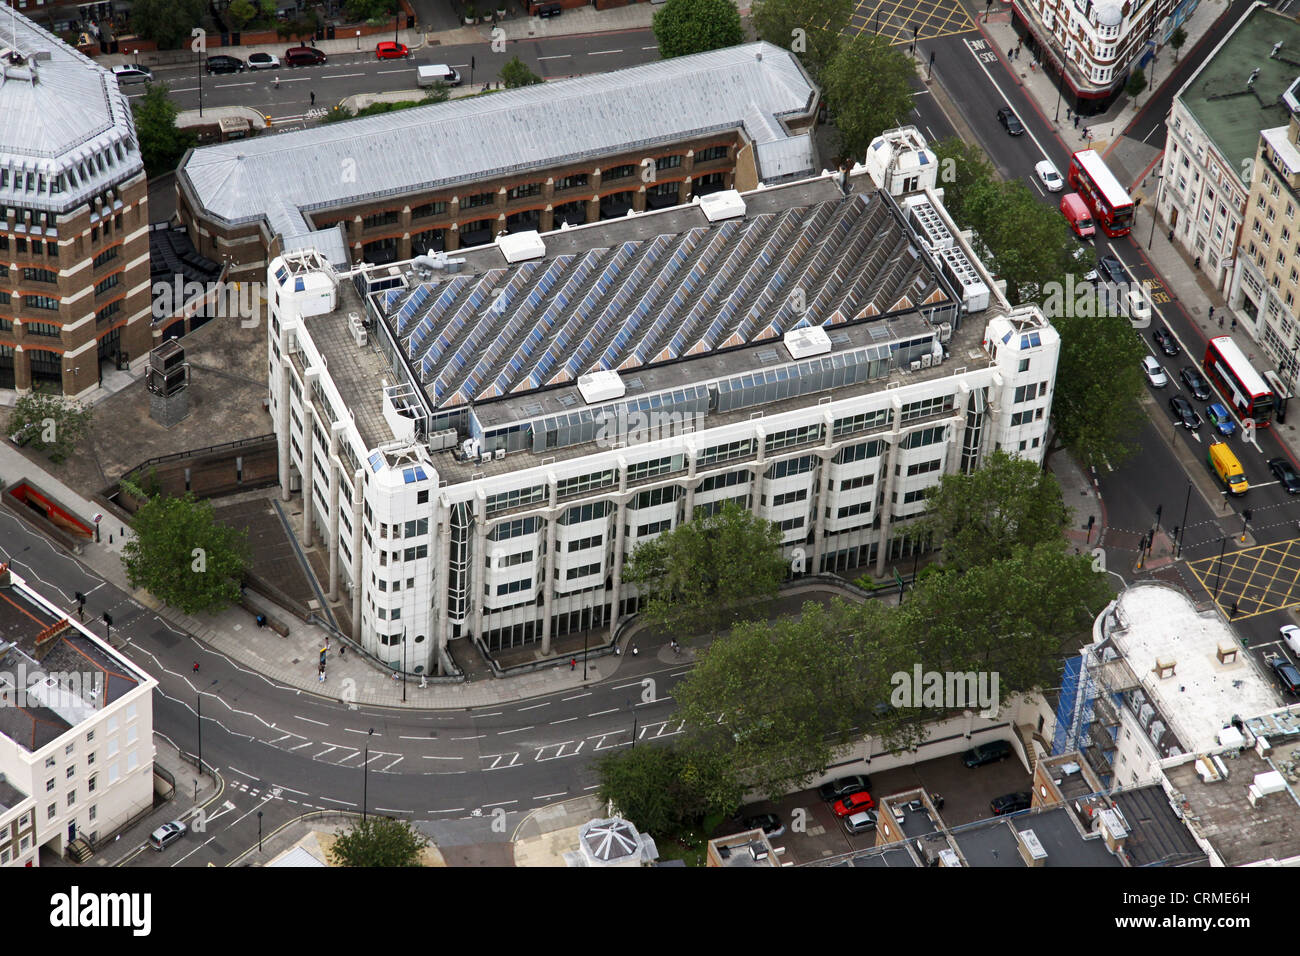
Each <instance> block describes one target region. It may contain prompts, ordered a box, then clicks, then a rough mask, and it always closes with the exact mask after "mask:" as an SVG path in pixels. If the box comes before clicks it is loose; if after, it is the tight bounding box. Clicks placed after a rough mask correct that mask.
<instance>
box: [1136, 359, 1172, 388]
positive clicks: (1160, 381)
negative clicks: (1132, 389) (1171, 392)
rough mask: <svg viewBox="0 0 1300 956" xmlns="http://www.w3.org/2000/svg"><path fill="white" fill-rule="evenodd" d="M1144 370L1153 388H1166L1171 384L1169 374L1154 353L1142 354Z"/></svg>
mask: <svg viewBox="0 0 1300 956" xmlns="http://www.w3.org/2000/svg"><path fill="white" fill-rule="evenodd" d="M1142 371H1143V372H1144V373H1145V374H1146V377H1147V381H1148V382H1150V383H1151V387H1152V388H1164V387H1165V386H1166V385H1168V384H1169V376H1168V375H1166V374H1165V370H1164V369H1162V368H1161V367H1160V363H1159V362H1157V361H1156V359H1155V356H1153V355H1144V356H1142Z"/></svg>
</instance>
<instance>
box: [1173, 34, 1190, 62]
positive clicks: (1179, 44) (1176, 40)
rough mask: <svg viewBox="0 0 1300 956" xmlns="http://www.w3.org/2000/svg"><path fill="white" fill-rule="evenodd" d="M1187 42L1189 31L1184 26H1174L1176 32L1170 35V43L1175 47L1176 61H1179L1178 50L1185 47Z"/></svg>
mask: <svg viewBox="0 0 1300 956" xmlns="http://www.w3.org/2000/svg"><path fill="white" fill-rule="evenodd" d="M1186 42H1187V31H1186V30H1184V29H1183V28H1182V27H1174V32H1173V33H1171V34H1170V35H1169V45H1170V46H1171V47H1173V48H1174V62H1175V63H1177V62H1178V51H1179V50H1181V49H1182V48H1183V44H1184V43H1186Z"/></svg>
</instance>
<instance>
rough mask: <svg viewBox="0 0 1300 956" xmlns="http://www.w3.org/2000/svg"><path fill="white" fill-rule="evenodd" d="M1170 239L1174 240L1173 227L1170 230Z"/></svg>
mask: <svg viewBox="0 0 1300 956" xmlns="http://www.w3.org/2000/svg"><path fill="white" fill-rule="evenodd" d="M1169 241H1170V242H1173V241H1174V231H1173V230H1172V229H1170V230H1169Z"/></svg>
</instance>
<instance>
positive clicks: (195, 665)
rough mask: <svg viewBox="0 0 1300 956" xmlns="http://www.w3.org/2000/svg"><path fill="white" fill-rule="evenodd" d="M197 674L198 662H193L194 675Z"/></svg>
mask: <svg viewBox="0 0 1300 956" xmlns="http://www.w3.org/2000/svg"><path fill="white" fill-rule="evenodd" d="M198 672H199V662H198V661H195V662H194V673H196V674H197V673H198Z"/></svg>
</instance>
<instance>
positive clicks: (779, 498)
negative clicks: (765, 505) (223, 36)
mask: <svg viewBox="0 0 1300 956" xmlns="http://www.w3.org/2000/svg"><path fill="white" fill-rule="evenodd" d="M806 500H808V489H807V488H800V489H799V490H798V491H787V492H786V493H785V494H783V495H775V496H773V498H772V507H773V508H779V507H781V506H782V505H791V504H794V503H795V502H796V501H806Z"/></svg>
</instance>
